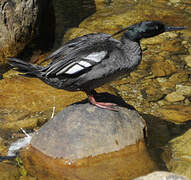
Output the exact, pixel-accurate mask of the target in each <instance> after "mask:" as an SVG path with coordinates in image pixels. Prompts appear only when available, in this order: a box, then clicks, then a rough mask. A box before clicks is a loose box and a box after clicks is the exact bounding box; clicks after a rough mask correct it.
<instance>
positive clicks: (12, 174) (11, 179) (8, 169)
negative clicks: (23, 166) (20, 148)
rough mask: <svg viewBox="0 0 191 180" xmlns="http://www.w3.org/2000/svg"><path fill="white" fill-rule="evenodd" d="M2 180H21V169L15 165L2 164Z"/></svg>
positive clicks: (0, 165)
mask: <svg viewBox="0 0 191 180" xmlns="http://www.w3.org/2000/svg"><path fill="white" fill-rule="evenodd" d="M0 174H1V175H0V180H6V179H7V180H15V179H19V176H20V172H19V168H18V167H16V166H15V165H13V164H10V163H9V164H8V163H4V162H1V163H0Z"/></svg>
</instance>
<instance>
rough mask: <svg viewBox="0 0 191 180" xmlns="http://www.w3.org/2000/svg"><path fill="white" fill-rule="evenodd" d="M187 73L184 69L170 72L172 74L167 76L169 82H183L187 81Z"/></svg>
mask: <svg viewBox="0 0 191 180" xmlns="http://www.w3.org/2000/svg"><path fill="white" fill-rule="evenodd" d="M188 78H189V74H188V73H187V72H185V71H181V72H177V73H174V74H172V76H171V77H170V78H169V81H170V82H175V83H176V84H177V83H183V82H186V81H188Z"/></svg>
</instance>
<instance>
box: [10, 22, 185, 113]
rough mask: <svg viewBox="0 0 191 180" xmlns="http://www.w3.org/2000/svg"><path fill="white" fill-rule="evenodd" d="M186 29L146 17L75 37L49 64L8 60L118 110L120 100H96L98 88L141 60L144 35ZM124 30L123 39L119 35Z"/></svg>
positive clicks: (27, 72)
mask: <svg viewBox="0 0 191 180" xmlns="http://www.w3.org/2000/svg"><path fill="white" fill-rule="evenodd" d="M184 29H186V27H184V26H167V25H165V24H163V23H162V22H160V21H142V22H139V23H136V24H133V25H131V26H127V27H125V28H123V29H121V30H119V31H117V32H115V33H113V34H106V33H91V34H87V35H83V36H81V37H77V38H74V39H72V40H70V41H68V42H67V43H65V44H64V45H63V46H61V47H60V48H59V49H57V50H56V51H54V52H53V53H52V54H50V55H49V56H48V57H47V58H45V59H44V60H45V61H46V60H51V62H50V63H49V64H48V65H47V66H40V65H37V64H31V63H28V62H26V61H23V60H20V59H18V58H8V63H9V64H10V65H11V66H13V67H14V68H15V69H16V70H17V71H19V72H21V73H22V74H21V75H22V76H26V77H31V78H39V79H40V80H42V81H43V82H44V83H46V84H48V85H50V86H52V87H54V88H57V89H63V90H67V91H83V92H85V93H86V94H87V96H88V100H89V102H90V103H91V104H93V105H95V106H97V107H99V108H103V109H108V110H114V109H115V108H114V107H115V105H116V104H114V103H110V102H98V101H96V99H95V97H94V96H95V93H96V91H95V89H96V88H98V87H100V86H102V85H104V84H106V83H109V82H111V81H114V80H115V79H117V78H121V77H124V76H128V75H129V73H130V72H131V71H133V70H134V69H135V68H136V67H137V66H138V65H139V64H140V62H141V59H142V50H141V46H140V40H141V39H143V38H150V37H154V36H157V35H159V34H162V33H164V32H169V31H177V30H184ZM120 33H122V35H121V38H120V40H117V39H115V38H114V36H116V35H118V34H120Z"/></svg>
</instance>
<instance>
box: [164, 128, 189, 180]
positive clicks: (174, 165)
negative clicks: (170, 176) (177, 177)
mask: <svg viewBox="0 0 191 180" xmlns="http://www.w3.org/2000/svg"><path fill="white" fill-rule="evenodd" d="M190 138H191V129H190V130H188V131H187V132H186V133H184V134H183V135H182V136H179V137H177V138H175V139H172V140H171V141H170V142H169V143H168V144H167V145H166V147H165V148H164V153H163V155H162V158H163V161H164V162H165V163H166V166H167V168H168V170H169V171H172V172H174V173H177V174H181V175H184V176H187V177H188V178H190V179H191V163H190V157H191V143H190Z"/></svg>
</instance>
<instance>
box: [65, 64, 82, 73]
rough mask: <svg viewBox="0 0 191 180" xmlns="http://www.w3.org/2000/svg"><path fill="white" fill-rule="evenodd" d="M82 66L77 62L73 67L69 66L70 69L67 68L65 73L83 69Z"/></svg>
mask: <svg viewBox="0 0 191 180" xmlns="http://www.w3.org/2000/svg"><path fill="white" fill-rule="evenodd" d="M83 69H84V67H82V66H80V65H79V64H75V65H74V66H73V67H71V68H70V69H68V70H67V71H66V72H65V74H75V73H77V72H79V71H81V70H83Z"/></svg>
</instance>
